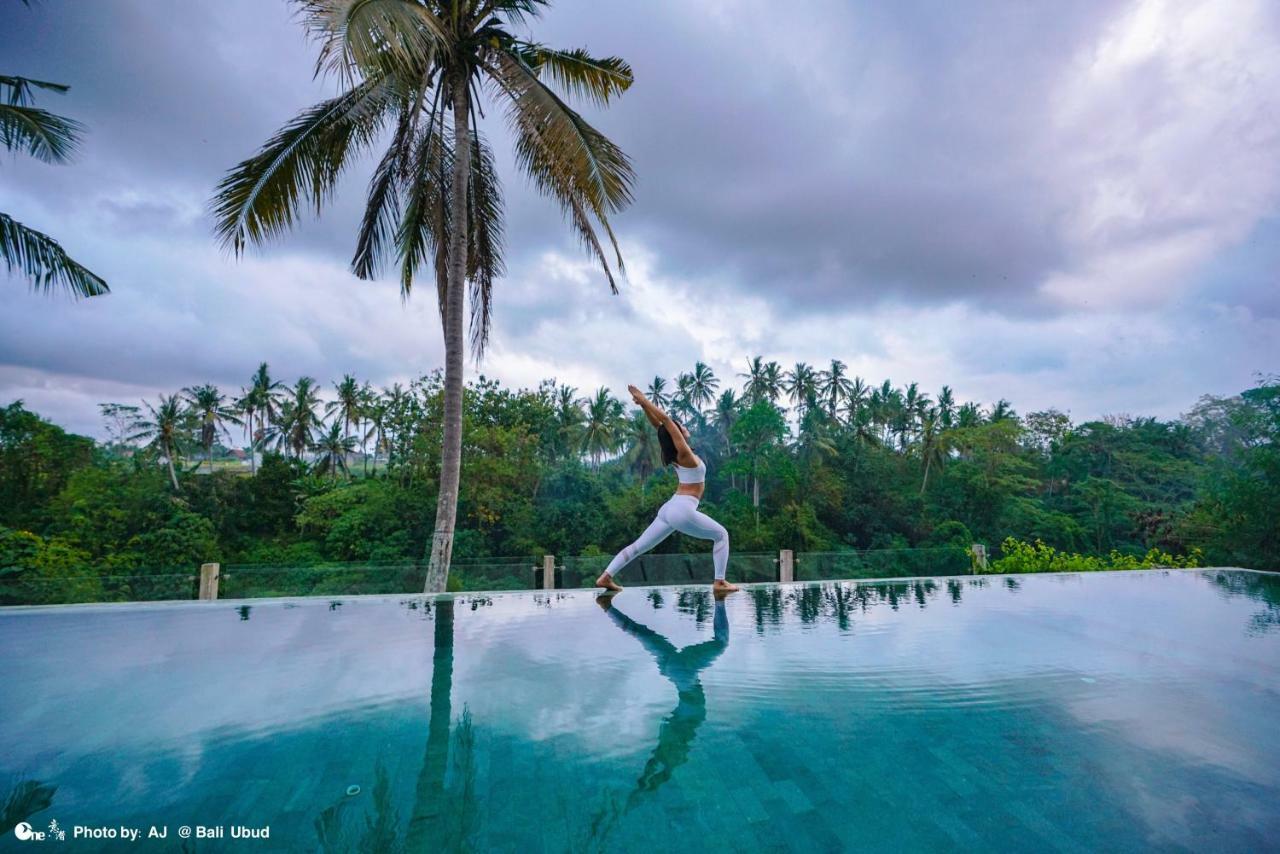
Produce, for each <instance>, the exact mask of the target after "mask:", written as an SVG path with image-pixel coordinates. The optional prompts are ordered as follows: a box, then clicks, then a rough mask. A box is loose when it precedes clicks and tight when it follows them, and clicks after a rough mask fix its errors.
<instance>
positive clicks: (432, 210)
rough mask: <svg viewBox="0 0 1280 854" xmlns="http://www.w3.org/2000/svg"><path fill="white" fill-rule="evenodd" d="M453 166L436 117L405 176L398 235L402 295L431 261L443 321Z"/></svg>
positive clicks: (420, 138) (421, 132)
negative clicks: (449, 198)
mask: <svg viewBox="0 0 1280 854" xmlns="http://www.w3.org/2000/svg"><path fill="white" fill-rule="evenodd" d="M452 163H453V156H452V153H451V152H450V150H449V148H448V139H447V135H446V134H445V133H444V132H443V129H442V127H441V126H440V124H438V123H437V122H436V120H435V117H434V116H433V117H432V119H431V120H430V121H428V122H427V124H426V126H425V127H423V128H421V129H420V130H419V132H418V139H417V141H416V142H415V145H414V155H413V160H412V165H411V171H410V172H409V174H408V175H406V176H405V205H404V212H403V214H402V216H401V218H400V228H399V231H398V232H397V233H396V248H397V251H398V252H399V254H400V293H401V295H402V296H403V297H405V298H408V296H409V293H410V291H411V290H412V289H413V280H414V277H415V276H416V275H417V272H418V270H419V269H421V267H422V265H423V264H425V263H426V262H427V261H428V260H430V261H432V262H433V267H434V272H435V278H436V284H437V289H436V297H437V300H438V302H439V307H440V317H441V320H442V321H443V319H444V284H443V283H444V281H445V279H446V276H445V270H446V269H447V255H446V253H447V251H448V242H449V240H448V234H449V205H448V203H447V202H448V192H447V187H448V186H449V172H450V170H451V168H452Z"/></svg>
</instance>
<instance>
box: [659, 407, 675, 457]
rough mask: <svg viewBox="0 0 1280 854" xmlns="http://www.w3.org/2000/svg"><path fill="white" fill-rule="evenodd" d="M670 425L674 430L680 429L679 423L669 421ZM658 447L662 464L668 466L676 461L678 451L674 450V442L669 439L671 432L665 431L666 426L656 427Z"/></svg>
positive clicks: (673, 420) (672, 420)
mask: <svg viewBox="0 0 1280 854" xmlns="http://www.w3.org/2000/svg"><path fill="white" fill-rule="evenodd" d="M671 423H672V424H674V425H676V429H677V430H678V429H680V422H679V421H677V420H675V419H674V418H672V419H671ZM658 447H660V448H661V449H662V464H663V465H664V466H669V465H671V464H672V463H674V462H675V461H676V457H677V456H678V455H679V453H680V452H679V451H677V450H676V440H675V439H672V438H671V431H670V430H668V429H667V425H666V424H659V425H658Z"/></svg>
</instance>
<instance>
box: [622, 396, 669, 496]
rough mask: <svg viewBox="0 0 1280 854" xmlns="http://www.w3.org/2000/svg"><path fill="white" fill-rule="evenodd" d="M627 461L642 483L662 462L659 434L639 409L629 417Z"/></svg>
mask: <svg viewBox="0 0 1280 854" xmlns="http://www.w3.org/2000/svg"><path fill="white" fill-rule="evenodd" d="M649 399H650V400H652V399H653V398H649ZM626 461H627V467H628V468H629V469H630V470H631V471H632V472H633V473H634V474H635V475H636V476H637V477H638V478H639V479H640V482H641V483H643V482H644V481H646V480H648V479H649V475H651V474H653V473H654V472H655V471H657V470H658V467H659V466H660V465H661V464H662V456H661V449H660V448H659V447H658V434H657V432H656V431H655V430H654V429H653V425H652V424H650V423H649V419H648V418H647V417H646V416H645V414H644V413H643V412H639V411H637V412H635V413H633V414H632V415H631V417H630V418H629V419H627V450H626Z"/></svg>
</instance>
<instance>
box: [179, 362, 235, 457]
mask: <svg viewBox="0 0 1280 854" xmlns="http://www.w3.org/2000/svg"><path fill="white" fill-rule="evenodd" d="M182 393H183V394H185V395H186V397H187V403H188V404H189V405H190V407H191V414H192V415H194V416H195V418H196V422H197V423H198V424H199V430H200V445H201V447H203V448H204V458H205V462H207V463H208V464H209V473H210V474H213V443H214V442H215V441H216V440H217V438H218V434H219V433H221V434H222V435H224V436H226V437H227V438H228V439H230V438H231V434H230V433H228V432H227V428H226V426H225V425H226V424H239V423H240V419H239V418H237V417H236V411H235V406H234V404H232V403H231V402H229V401H228V400H227V398H226V396H225V395H224V394H223V393H222V392H221V391H219V390H218V387H217V386H215V385H212V384H209V383H206V384H205V385H200V386H194V387H192V388H184V389H183V390H182Z"/></svg>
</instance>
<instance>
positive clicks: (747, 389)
mask: <svg viewBox="0 0 1280 854" xmlns="http://www.w3.org/2000/svg"><path fill="white" fill-rule="evenodd" d="M738 376H739V377H741V378H742V379H744V380H746V382H745V383H743V384H742V396H743V398H744V399H745V400H746V402H747V403H748V405H750V404H753V403H756V402H757V401H760V400H765V399H766V398H768V396H769V395H768V393H767V391H766V389H765V379H764V357H763V356H753V357H752V358H751V360H750V361H748V362H747V370H746V372H745V373H741V374H738Z"/></svg>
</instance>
